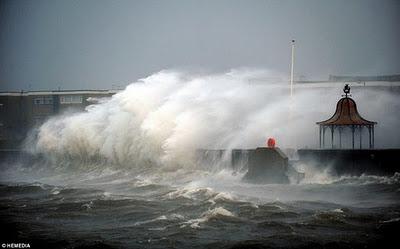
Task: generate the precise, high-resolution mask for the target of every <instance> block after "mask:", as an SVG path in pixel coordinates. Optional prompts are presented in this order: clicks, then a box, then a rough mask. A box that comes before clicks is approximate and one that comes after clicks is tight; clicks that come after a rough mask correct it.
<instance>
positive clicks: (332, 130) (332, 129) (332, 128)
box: [331, 125, 334, 149]
mask: <svg viewBox="0 0 400 249" xmlns="http://www.w3.org/2000/svg"><path fill="white" fill-rule="evenodd" d="M333 132H334V126H333V125H331V142H332V149H333V144H334V141H333Z"/></svg>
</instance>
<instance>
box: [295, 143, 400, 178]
mask: <svg viewBox="0 0 400 249" xmlns="http://www.w3.org/2000/svg"><path fill="white" fill-rule="evenodd" d="M297 153H298V155H299V162H300V163H306V164H310V165H315V166H316V167H318V168H328V169H329V171H330V173H331V174H334V175H355V176H358V175H362V174H369V175H393V174H394V173H395V172H400V149H359V150H357V149H355V150H352V149H300V150H298V151H297Z"/></svg>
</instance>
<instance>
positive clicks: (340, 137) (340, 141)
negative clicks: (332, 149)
mask: <svg viewBox="0 0 400 249" xmlns="http://www.w3.org/2000/svg"><path fill="white" fill-rule="evenodd" d="M339 148H340V149H341V148H342V127H339Z"/></svg>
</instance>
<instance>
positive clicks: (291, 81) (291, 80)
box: [290, 40, 295, 98]
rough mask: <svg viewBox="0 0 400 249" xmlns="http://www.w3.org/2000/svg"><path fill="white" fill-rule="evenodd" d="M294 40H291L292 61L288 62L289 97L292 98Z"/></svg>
mask: <svg viewBox="0 0 400 249" xmlns="http://www.w3.org/2000/svg"><path fill="white" fill-rule="evenodd" d="M294 42H295V41H294V40H292V62H291V64H290V98H293V74H294Z"/></svg>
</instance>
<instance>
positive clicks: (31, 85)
mask: <svg viewBox="0 0 400 249" xmlns="http://www.w3.org/2000/svg"><path fill="white" fill-rule="evenodd" d="M399 24H400V1H399V0H335V1H332V0H293V1H286V0H274V1H271V0H270V1H268V0H262V1H261V0H260V1H252V0H246V1H235V0H230V1H229V0H228V1H218V0H212V1H191V0H182V1H176V0H169V1H161V0H159V1H151V0H150V1H144V0H143V1H133V0H131V1H124V0H115V1H103V0H81V1H74V0H62V1H60V0H35V1H29V0H9V1H8V0H1V1H0V34H1V35H0V91H5V90H21V89H25V90H28V89H30V90H39V89H48V90H52V89H57V88H58V87H61V89H90V88H93V89H102V88H103V89H106V88H111V87H112V86H113V85H114V86H115V85H118V86H120V87H122V86H125V85H127V84H128V83H130V82H133V81H135V80H136V79H138V78H141V77H145V76H147V75H149V74H152V73H154V72H157V71H159V70H162V69H184V70H193V71H197V70H200V71H224V70H229V69H230V68H239V67H256V68H267V69H271V70H275V71H278V72H281V73H284V74H287V73H288V72H289V59H290V40H291V39H292V38H294V39H296V41H297V51H296V74H297V75H305V76H306V77H308V78H311V79H327V77H328V75H329V74H343V75H375V74H398V73H400V59H399V58H400V28H399Z"/></svg>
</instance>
